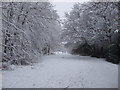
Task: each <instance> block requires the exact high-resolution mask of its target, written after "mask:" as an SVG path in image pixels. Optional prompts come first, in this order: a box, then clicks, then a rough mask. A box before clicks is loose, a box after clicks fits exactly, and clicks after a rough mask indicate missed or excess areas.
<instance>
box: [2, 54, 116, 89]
mask: <svg viewBox="0 0 120 90" xmlns="http://www.w3.org/2000/svg"><path fill="white" fill-rule="evenodd" d="M117 87H118V66H117V65H115V64H111V63H108V62H106V61H104V59H97V58H92V57H89V56H77V55H67V54H59V55H49V56H44V57H43V58H42V62H40V63H37V64H34V65H33V66H19V67H17V69H15V70H13V71H3V88H117Z"/></svg>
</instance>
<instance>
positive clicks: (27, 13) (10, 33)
mask: <svg viewBox="0 0 120 90" xmlns="http://www.w3.org/2000/svg"><path fill="white" fill-rule="evenodd" d="M58 19H59V17H58V15H57V13H56V11H55V10H54V9H53V6H52V4H51V3H49V2H3V3H2V32H3V39H2V41H3V43H2V45H3V52H2V53H3V57H2V61H3V66H4V64H6V63H7V64H8V63H9V64H22V65H23V64H30V63H32V62H36V61H35V57H38V56H39V55H43V54H49V53H51V52H52V51H54V50H55V49H56V46H57V44H58V43H59V30H60V24H59V20H58Z"/></svg>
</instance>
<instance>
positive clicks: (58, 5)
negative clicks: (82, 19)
mask: <svg viewBox="0 0 120 90" xmlns="http://www.w3.org/2000/svg"><path fill="white" fill-rule="evenodd" d="M86 1H88V0H66V1H64V0H52V1H51V3H52V4H53V5H54V9H55V10H57V13H58V15H59V16H60V18H61V19H64V13H65V12H69V11H70V10H71V9H72V7H73V5H74V4H75V3H77V2H80V3H83V2H86Z"/></svg>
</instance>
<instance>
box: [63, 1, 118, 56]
mask: <svg viewBox="0 0 120 90" xmlns="http://www.w3.org/2000/svg"><path fill="white" fill-rule="evenodd" d="M118 13H119V3H118V2H87V3H82V4H81V3H76V4H75V5H74V6H73V8H72V10H71V12H69V13H66V19H65V21H64V29H63V34H62V37H63V38H64V40H65V41H67V44H66V47H68V48H69V50H70V51H71V52H73V51H76V50H77V53H81V51H82V53H86V55H92V56H96V57H105V55H106V51H107V48H108V46H109V45H110V44H113V43H114V42H113V40H112V38H113V36H114V34H115V32H116V31H119V16H118ZM117 39H118V38H117ZM80 47H81V48H80ZM83 48H84V49H83ZM86 50H88V52H86Z"/></svg>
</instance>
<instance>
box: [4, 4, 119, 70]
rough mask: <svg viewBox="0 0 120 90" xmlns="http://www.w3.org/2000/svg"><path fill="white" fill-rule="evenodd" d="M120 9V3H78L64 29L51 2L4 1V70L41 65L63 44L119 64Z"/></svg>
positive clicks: (78, 51) (74, 51) (64, 24)
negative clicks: (9, 67)
mask: <svg viewBox="0 0 120 90" xmlns="http://www.w3.org/2000/svg"><path fill="white" fill-rule="evenodd" d="M119 10H120V2H88V3H83V4H80V3H76V4H75V5H74V6H73V8H72V10H71V12H69V13H65V16H66V19H65V20H64V23H63V27H61V24H60V20H59V16H58V14H57V12H56V10H54V7H53V6H52V4H51V3H49V2H34V3H33V2H32V3H30V2H3V3H2V33H3V38H2V45H3V47H2V48H3V49H2V50H3V51H2V64H3V69H7V68H8V66H9V65H11V64H15V65H29V64H32V63H34V62H37V60H38V57H41V56H42V55H46V54H47V55H48V54H51V53H53V52H55V51H56V50H58V48H60V44H61V42H65V47H66V48H67V49H68V51H69V52H70V53H72V54H79V55H87V56H93V57H97V58H106V60H107V61H110V62H113V63H119V61H120V30H119V29H120V23H119V20H120V18H119V16H120V15H119V14H120V11H119ZM61 28H63V29H62V33H61ZM60 35H61V36H60ZM60 37H61V38H60Z"/></svg>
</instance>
